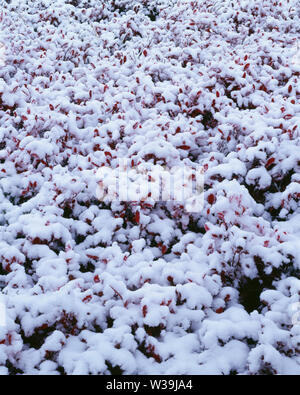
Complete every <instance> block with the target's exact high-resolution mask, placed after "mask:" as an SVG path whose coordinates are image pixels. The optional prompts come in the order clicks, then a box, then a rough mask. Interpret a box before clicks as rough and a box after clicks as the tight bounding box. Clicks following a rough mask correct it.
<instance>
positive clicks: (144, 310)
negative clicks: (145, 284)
mask: <svg viewBox="0 0 300 395" xmlns="http://www.w3.org/2000/svg"><path fill="white" fill-rule="evenodd" d="M147 312H148V307H147V306H146V305H145V306H143V317H144V318H145V317H146V315H147Z"/></svg>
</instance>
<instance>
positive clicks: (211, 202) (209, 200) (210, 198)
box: [207, 193, 216, 204]
mask: <svg viewBox="0 0 300 395" xmlns="http://www.w3.org/2000/svg"><path fill="white" fill-rule="evenodd" d="M207 201H208V203H209V204H214V203H215V201H216V197H215V195H214V194H213V193H211V194H210V195H209V196H208V198H207Z"/></svg>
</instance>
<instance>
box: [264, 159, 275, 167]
mask: <svg viewBox="0 0 300 395" xmlns="http://www.w3.org/2000/svg"><path fill="white" fill-rule="evenodd" d="M274 162H275V158H270V159H269V160H268V162H267V163H266V169H268V168H269V167H271V166H272V165H273V163H274Z"/></svg>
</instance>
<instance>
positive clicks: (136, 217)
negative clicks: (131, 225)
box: [134, 211, 141, 224]
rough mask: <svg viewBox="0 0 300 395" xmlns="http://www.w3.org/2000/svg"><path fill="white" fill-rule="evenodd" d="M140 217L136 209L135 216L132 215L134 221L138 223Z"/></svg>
mask: <svg viewBox="0 0 300 395" xmlns="http://www.w3.org/2000/svg"><path fill="white" fill-rule="evenodd" d="M140 217H141V215H140V212H139V211H137V212H136V213H135V216H134V221H135V222H136V223H137V224H139V223H140Z"/></svg>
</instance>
